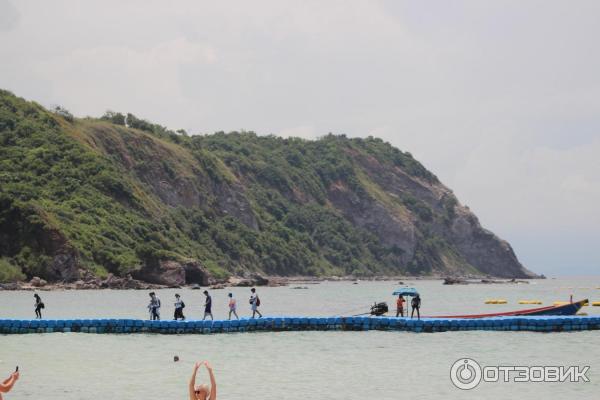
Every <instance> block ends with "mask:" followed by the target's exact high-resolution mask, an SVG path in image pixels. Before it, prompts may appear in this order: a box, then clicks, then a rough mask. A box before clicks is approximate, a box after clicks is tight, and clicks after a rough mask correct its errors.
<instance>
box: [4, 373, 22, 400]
mask: <svg viewBox="0 0 600 400" xmlns="http://www.w3.org/2000/svg"><path fill="white" fill-rule="evenodd" d="M18 380H19V367H17V370H16V371H15V372H13V373H12V374H10V376H9V377H8V378H7V379H5V380H4V382H2V383H0V400H2V393H8V392H10V389H12V388H13V386H14V385H15V382H17V381H18Z"/></svg>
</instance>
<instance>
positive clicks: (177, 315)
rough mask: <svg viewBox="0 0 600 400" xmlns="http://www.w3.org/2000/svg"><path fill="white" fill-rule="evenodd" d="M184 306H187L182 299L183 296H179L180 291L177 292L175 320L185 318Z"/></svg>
mask: <svg viewBox="0 0 600 400" xmlns="http://www.w3.org/2000/svg"><path fill="white" fill-rule="evenodd" d="M184 307H185V303H184V302H183V301H181V297H180V296H179V293H175V315H174V318H173V319H174V320H175V321H177V320H178V319H180V318H181V320H182V321H183V320H184V319H185V316H184V315H183V308H184Z"/></svg>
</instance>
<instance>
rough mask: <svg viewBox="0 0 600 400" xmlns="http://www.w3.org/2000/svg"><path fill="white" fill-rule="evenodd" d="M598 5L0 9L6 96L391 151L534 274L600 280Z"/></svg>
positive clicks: (82, 111) (31, 5)
mask: <svg viewBox="0 0 600 400" xmlns="http://www.w3.org/2000/svg"><path fill="white" fill-rule="evenodd" d="M599 21H600V2H599V1H582V0H578V1H573V2H568V1H548V0H541V1H526V0H517V1H503V0H498V1H479V0H473V1H419V0H415V1H411V2H403V1H387V2H386V1H366V0H365V1H347V0H345V1H325V0H320V1H307V0H297V1H293V2H292V1H283V0H273V1H189V2H184V1H169V2H167V1H147V0H143V1H108V0H103V1H95V2H92V1H22V0H19V1H7V0H0V87H2V88H6V89H9V90H11V91H13V92H15V93H16V94H18V95H20V96H22V97H26V98H28V99H33V100H36V101H38V102H40V103H42V104H44V105H47V106H48V105H53V104H61V105H63V106H65V107H66V108H67V109H69V110H71V111H72V112H73V113H74V114H76V115H79V116H85V115H93V116H99V115H101V114H102V113H103V112H104V111H105V110H107V109H113V110H117V111H124V112H132V113H134V114H136V115H138V116H140V117H143V118H146V119H149V120H152V121H154V122H157V123H160V124H162V125H166V126H168V127H170V128H173V129H178V128H185V129H187V130H188V131H189V132H191V133H209V132H213V131H217V130H225V131H228V130H239V129H246V130H254V131H256V132H258V133H265V134H266V133H274V134H279V135H294V136H301V137H305V138H313V137H317V136H320V135H323V134H326V133H327V132H333V133H345V134H347V135H349V136H367V135H374V136H379V137H381V138H383V139H385V140H388V141H389V142H391V143H392V144H393V145H395V146H397V147H398V148H400V149H402V150H405V151H410V152H411V153H412V154H413V155H415V157H417V158H418V159H419V160H421V161H422V162H423V163H424V164H425V165H426V166H427V167H428V168H429V169H430V170H432V171H433V172H434V173H435V174H437V175H438V176H439V177H440V179H441V180H442V181H443V182H444V183H445V184H446V185H448V186H449V187H451V188H452V189H453V190H454V191H455V193H456V194H457V195H458V197H459V199H460V200H461V202H463V203H464V204H467V205H468V206H469V207H470V208H471V209H472V210H473V211H475V213H476V214H477V215H478V216H479V217H480V220H481V222H482V223H483V225H484V226H486V227H487V228H489V229H491V230H492V231H494V232H495V233H497V234H498V235H500V236H501V237H503V238H505V239H507V240H508V241H509V242H510V243H511V244H512V245H513V247H514V248H515V251H516V252H517V255H518V256H519V258H520V259H521V261H522V262H523V263H524V264H525V265H526V266H527V267H528V268H530V269H531V270H533V271H535V272H538V273H545V274H547V275H565V274H592V273H595V274H598V273H599V272H600V210H599V206H600V75H599V74H600V22H599Z"/></svg>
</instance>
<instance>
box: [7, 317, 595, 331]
mask: <svg viewBox="0 0 600 400" xmlns="http://www.w3.org/2000/svg"><path fill="white" fill-rule="evenodd" d="M369 330H380V331H406V332H447V331H532V332H570V331H589V330H600V316H589V317H588V316H581V317H580V316H572V317H560V316H555V317H548V316H546V317H495V318H481V319H442V318H424V319H421V320H417V319H407V318H387V317H334V318H307V317H277V318H267V317H265V318H259V319H241V320H239V321H237V320H233V321H147V320H139V319H73V320H14V319H0V334H25V333H52V332H85V333H159V334H213V333H230V332H285V331H369Z"/></svg>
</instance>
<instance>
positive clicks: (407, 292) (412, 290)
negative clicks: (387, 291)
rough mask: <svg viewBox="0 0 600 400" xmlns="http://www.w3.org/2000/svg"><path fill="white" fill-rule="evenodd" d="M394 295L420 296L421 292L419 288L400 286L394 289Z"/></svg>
mask: <svg viewBox="0 0 600 400" xmlns="http://www.w3.org/2000/svg"><path fill="white" fill-rule="evenodd" d="M392 294H393V295H394V296H400V295H402V296H413V297H415V296H418V295H419V292H417V289H415V288H400V289H397V290H394V293H392Z"/></svg>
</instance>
